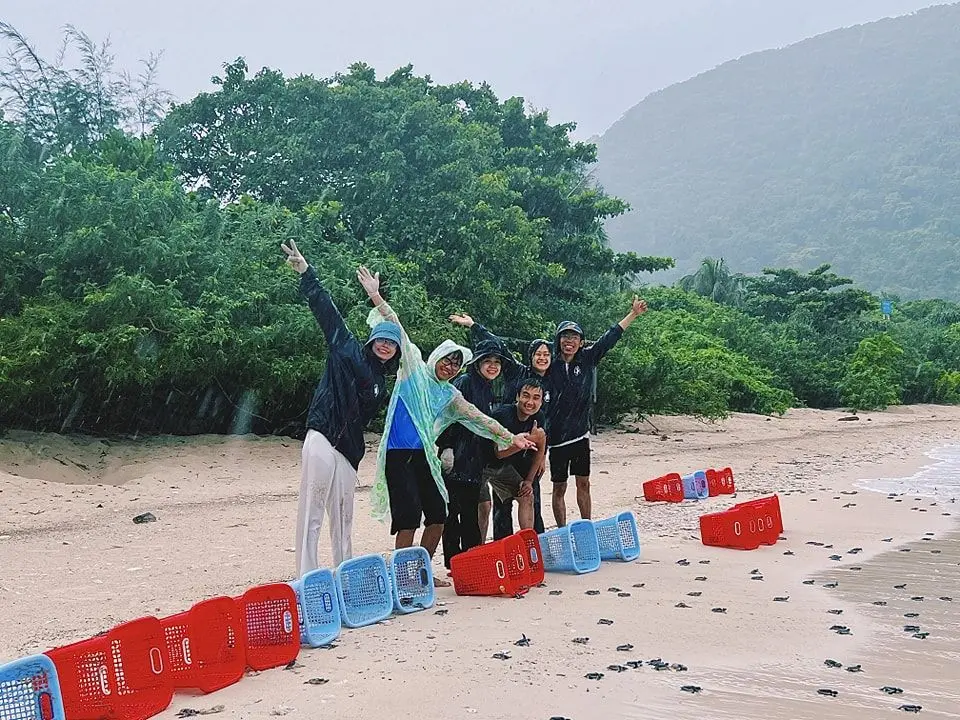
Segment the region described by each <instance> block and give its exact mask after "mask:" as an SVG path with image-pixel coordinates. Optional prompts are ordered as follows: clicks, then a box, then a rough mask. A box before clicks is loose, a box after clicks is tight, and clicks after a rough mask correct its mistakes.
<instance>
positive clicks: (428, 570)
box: [389, 547, 435, 614]
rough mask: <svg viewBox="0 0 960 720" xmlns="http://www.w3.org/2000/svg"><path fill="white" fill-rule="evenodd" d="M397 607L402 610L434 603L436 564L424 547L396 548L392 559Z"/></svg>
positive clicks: (397, 610)
mask: <svg viewBox="0 0 960 720" xmlns="http://www.w3.org/2000/svg"><path fill="white" fill-rule="evenodd" d="M389 570H390V579H391V581H392V582H391V586H392V587H393V609H394V610H395V611H396V612H398V613H402V614H406V613H412V612H417V611H418V610H423V609H425V608H428V607H433V601H434V600H435V593H434V589H433V568H432V567H431V565H430V555H429V554H428V553H427V551H426V550H424V549H423V548H422V547H408V548H401V549H400V550H394V551H393V554H392V555H391V556H390V563H389Z"/></svg>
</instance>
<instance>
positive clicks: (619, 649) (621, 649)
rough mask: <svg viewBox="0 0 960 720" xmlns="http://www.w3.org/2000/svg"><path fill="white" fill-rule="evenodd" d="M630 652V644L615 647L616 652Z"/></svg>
mask: <svg viewBox="0 0 960 720" xmlns="http://www.w3.org/2000/svg"><path fill="white" fill-rule="evenodd" d="M631 650H633V645H631V644H630V643H624V644H623V645H617V652H630V651H631Z"/></svg>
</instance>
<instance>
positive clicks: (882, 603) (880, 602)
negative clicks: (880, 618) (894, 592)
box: [873, 600, 887, 607]
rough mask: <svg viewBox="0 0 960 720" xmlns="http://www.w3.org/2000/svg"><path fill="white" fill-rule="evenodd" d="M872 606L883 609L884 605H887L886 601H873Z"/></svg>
mask: <svg viewBox="0 0 960 720" xmlns="http://www.w3.org/2000/svg"><path fill="white" fill-rule="evenodd" d="M873 604H874V605H879V606H880V607H883V606H884V605H886V604H887V601H886V600H874V601H873Z"/></svg>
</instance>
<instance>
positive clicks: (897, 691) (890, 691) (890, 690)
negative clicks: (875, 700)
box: [880, 685, 903, 695]
mask: <svg viewBox="0 0 960 720" xmlns="http://www.w3.org/2000/svg"><path fill="white" fill-rule="evenodd" d="M880 692H882V693H886V694H887V695H902V694H903V688H898V687H893V686H891V685H884V686H883V687H882V688H880Z"/></svg>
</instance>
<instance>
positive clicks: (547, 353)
mask: <svg viewBox="0 0 960 720" xmlns="http://www.w3.org/2000/svg"><path fill="white" fill-rule="evenodd" d="M450 322H452V323H453V324H454V325H460V326H461V327H465V328H468V329H469V330H470V337H471V341H472V342H473V344H474V345H475V346H478V345H479V344H480V343H482V342H485V341H494V342H498V343H501V344H502V345H503V346H506V342H505V341H504V340H503V339H502V338H500V337H498V336H496V335H494V334H493V333H492V332H491V331H490V330H488V329H487V328H486V327H484V326H483V325H482V324H481V323H478V322H476V321H475V320H474V319H473V318H472V317H470V316H469V315H467V314H465V313H455V314H453V315H451V316H450ZM550 347H551V345H550V341H549V340H543V339H537V340H533V341H532V342H531V343H530V344H529V345H528V346H527V348H526V358H525V359H526V363H525V364H524V363H518V362H516V361H515V360H513V358H512V357H510V358H509V360H508V361H507V362H505V363H504V367H503V374H502V377H503V387H504V391H503V394H502V397H501V398H500V401H501V403H502V404H506V405H511V406H512V405H513V403H514V402H515V401H516V398H517V395H518V394H519V393H520V390H521V388H522V385H523V381H524V380H526V379H528V378H531V377H538V378H540V379H541V381H542V385H543V387H542V405H543V407H542V411H541V415H542V416H543V417H545V418H548V417H549V407H550V397H551V394H550V387H549V385H548V383H547V377H546V375H547V370H549V368H550V362H551V360H552V353H551V349H550ZM507 355H509V353H507ZM543 429H544V430H546V429H547V428H546V427H544V428H543ZM543 470H544V468H541V469H540V470H539V471H538V472H537V473H536V479H535V480H534V482H533V527H534V529H535V530H536V531H537V532H538V533H542V532H543V531H544V524H543V514H542V512H541V502H540V477H541V475H542V474H543ZM486 492H487V491H486V488H485V489H484V490H483V493H484V494H485V493H486ZM485 497H486V498H487V500H486V502H484V501H483V497H482V498H481V502H480V506H479V507H480V519H479V522H480V532H481V534H482V535H483V536H484V537H486V534H487V527H488V526H489V523H490V509H491V506H492V509H493V539H494V540H499V539H501V538H505V537H507V536H508V535H512V534H513V499H512V498H507V499H505V500H501V499H500V497H499V496H498V495H495V494H494V495H492V497H490V496H486V495H485ZM491 501H492V503H491Z"/></svg>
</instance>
